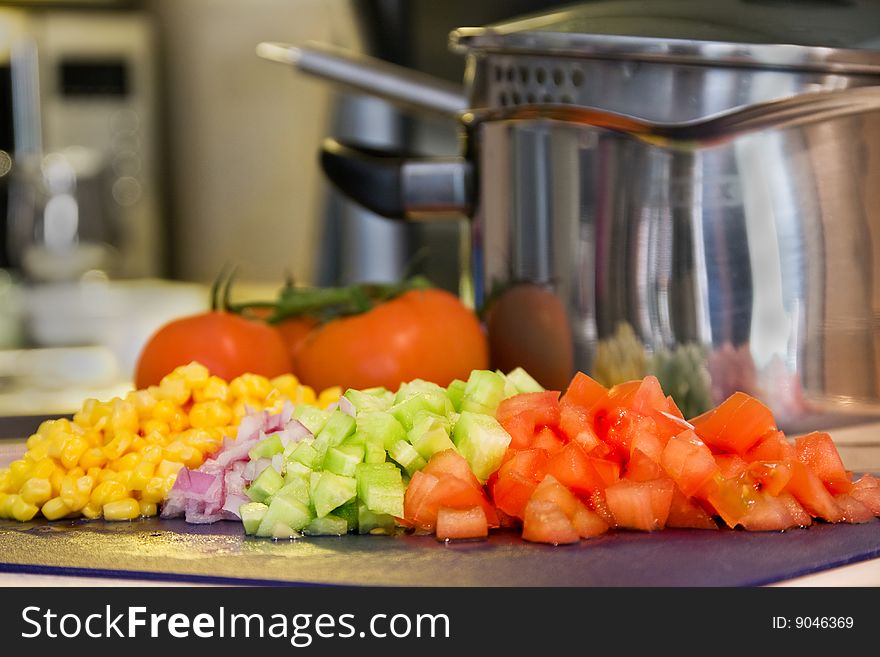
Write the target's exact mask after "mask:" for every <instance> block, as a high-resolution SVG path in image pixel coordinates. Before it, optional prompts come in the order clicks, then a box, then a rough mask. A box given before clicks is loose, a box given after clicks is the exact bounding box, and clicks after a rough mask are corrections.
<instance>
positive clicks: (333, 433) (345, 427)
mask: <svg viewBox="0 0 880 657" xmlns="http://www.w3.org/2000/svg"><path fill="white" fill-rule="evenodd" d="M354 430H355V421H354V418H353V417H352V416H350V415H348V414H347V413H343V412H342V411H340V410H339V409H336V410H335V411H333V412H332V413H330V417H328V418H327V423H326V424H325V425H324V428H323V429H321V431H319V432H318V435H316V436H315V442H313V443H312V447H313V448H314V449H315V451H316V452H318V454H319V455H320V457H321V459H323V458H324V455H325V454H326V453H327V449H328V448H330V447H336V446H337V445H340V444H342V441H343V440H345V439H346V438H348V436H350V435H351V434H353V433H354Z"/></svg>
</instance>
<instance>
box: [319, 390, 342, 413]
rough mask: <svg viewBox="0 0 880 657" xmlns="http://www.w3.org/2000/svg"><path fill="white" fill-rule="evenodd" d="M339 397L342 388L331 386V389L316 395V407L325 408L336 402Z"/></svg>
mask: <svg viewBox="0 0 880 657" xmlns="http://www.w3.org/2000/svg"><path fill="white" fill-rule="evenodd" d="M341 396H342V388H340V387H339V386H333V387H332V388H327V389H326V390H322V391H321V394H319V395H318V400H317V401H318V406H320V407H321V408H327V407H328V406H329V405H330V404H332V403H334V402H338V401H339V398H340V397H341Z"/></svg>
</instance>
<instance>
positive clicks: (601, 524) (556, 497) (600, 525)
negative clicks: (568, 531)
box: [529, 474, 608, 538]
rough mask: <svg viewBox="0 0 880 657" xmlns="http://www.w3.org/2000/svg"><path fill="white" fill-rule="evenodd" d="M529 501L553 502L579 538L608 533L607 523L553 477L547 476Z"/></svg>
mask: <svg viewBox="0 0 880 657" xmlns="http://www.w3.org/2000/svg"><path fill="white" fill-rule="evenodd" d="M529 501H530V502H531V501H542V502H553V503H554V504H556V505H557V506H558V507H559V508H560V509H562V511H563V512H564V513H565V515H566V516H568V519H569V520H570V521H571V523H572V525H573V526H574V528H575V531H577V533H578V535H579V536H580V537H581V538H591V537H593V536H598V535H599V534H604V533H605V532H606V531H608V523H606V522H605V521H604V520H602V518H601V517H600V516H599V515H598V514H597V513H595V512H594V511H591V510H590V509H588V508H587V507H586V506H584V504H583V502H581V501H580V500H579V499H578V498H577V497H575V495H574V494H573V493H572V492H571V491H570V490H569V489H568V488H566V487H565V486H564V485H563V484H562V483H561V482H559V481H557V480H556V479H555V478H554V477H553V475H550V474H548V475H547V476H546V477H544V480H543V481H542V482H541V483H540V484H538V487H537V488H535V492H534V493H532V497H531V500H529Z"/></svg>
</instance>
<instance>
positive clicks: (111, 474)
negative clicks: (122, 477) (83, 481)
mask: <svg viewBox="0 0 880 657" xmlns="http://www.w3.org/2000/svg"><path fill="white" fill-rule="evenodd" d="M118 480H119V473H118V472H116V470H114V469H112V468H104V469H102V470H101V471H100V472H99V473H98V478H97V479H96V480H95V483H98V484H103V483H104V482H105V481H118Z"/></svg>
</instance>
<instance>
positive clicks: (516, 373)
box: [506, 367, 544, 393]
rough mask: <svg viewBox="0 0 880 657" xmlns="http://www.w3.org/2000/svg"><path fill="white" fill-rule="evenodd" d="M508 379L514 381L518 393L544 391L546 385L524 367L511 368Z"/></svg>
mask: <svg viewBox="0 0 880 657" xmlns="http://www.w3.org/2000/svg"><path fill="white" fill-rule="evenodd" d="M506 377H507V380H508V381H509V382H511V383H513V386H514V387H515V388H516V391H517V393H522V392H544V386H542V385H541V384H540V383H538V382H537V381H535V379H534V378H533V377H532V375H531V374H529V373H528V372H526V371H525V370H524V369H523V368H522V367H516V368H514V369H512V370H510V371H509V372H508V373H507V375H506Z"/></svg>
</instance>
